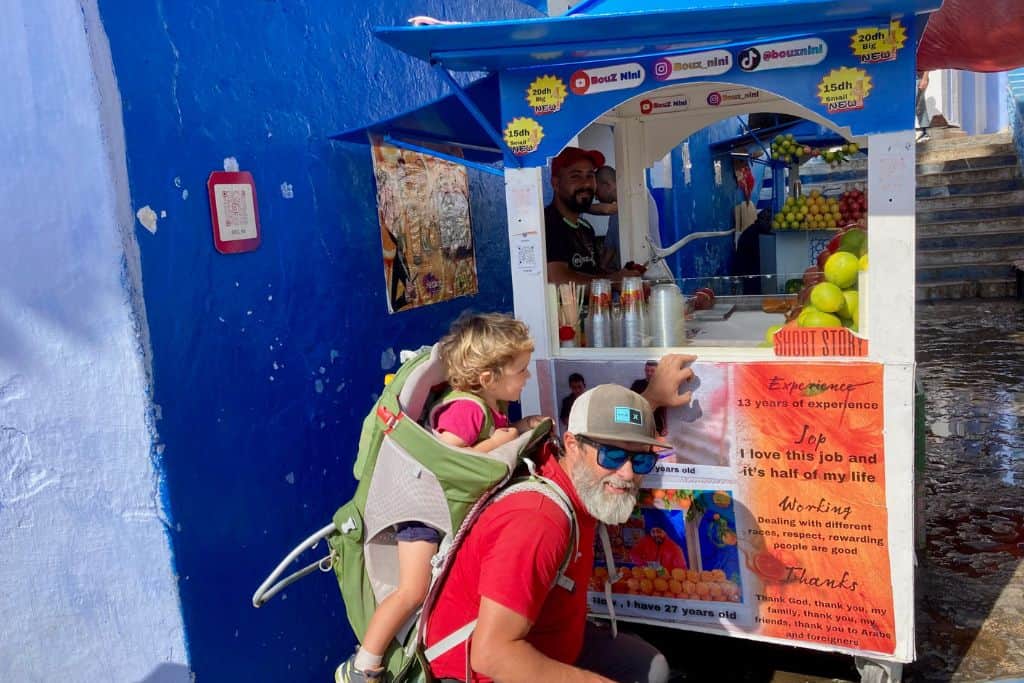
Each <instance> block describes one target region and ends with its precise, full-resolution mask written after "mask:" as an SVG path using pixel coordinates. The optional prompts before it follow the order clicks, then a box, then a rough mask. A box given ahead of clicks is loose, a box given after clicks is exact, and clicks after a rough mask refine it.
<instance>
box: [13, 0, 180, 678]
mask: <svg viewBox="0 0 1024 683" xmlns="http://www.w3.org/2000/svg"><path fill="white" fill-rule="evenodd" d="M96 16H97V15H96V7H95V0H83V1H82V2H68V1H66V0H64V1H60V0H11V1H10V2H6V3H4V9H3V19H2V20H0V61H2V62H3V64H4V66H5V69H4V74H5V75H4V78H3V79H0V101H2V102H3V106H0V166H2V168H3V171H4V172H3V182H2V183H0V558H3V559H2V562H0V596H2V599H0V681H41V680H51V681H89V680H94V681H101V680H102V681H125V682H136V681H144V680H148V681H187V680H189V675H188V668H187V665H186V661H187V660H186V652H185V645H184V632H183V626H182V618H181V611H180V608H179V603H178V590H177V583H176V577H175V576H174V573H173V570H172V562H171V554H170V550H169V546H168V540H167V537H166V534H165V528H164V521H163V519H164V518H165V515H164V512H163V511H162V509H161V505H160V497H159V493H158V476H157V473H156V470H155V468H154V465H153V462H152V460H151V455H150V454H151V451H152V442H153V432H152V430H151V428H150V425H149V423H148V417H147V416H148V414H149V410H148V405H149V404H148V398H147V379H146V376H147V372H146V367H147V364H146V360H145V352H144V349H145V347H146V343H145V341H144V339H145V337H144V330H145V321H144V319H142V320H140V319H139V318H137V317H136V315H135V311H136V310H137V309H136V307H135V306H134V305H133V301H135V300H136V299H135V295H136V293H137V291H138V287H139V286H141V285H140V283H139V282H138V275H137V273H138V264H137V255H135V254H134V253H133V250H132V245H133V239H134V238H132V237H131V230H132V225H131V222H132V220H133V216H132V213H131V209H130V207H129V204H128V202H129V200H128V194H127V183H126V177H127V176H126V171H125V169H124V155H123V148H124V143H123V139H122V136H121V135H120V116H119V113H120V112H119V108H118V107H119V104H118V98H117V93H116V86H115V83H114V78H113V73H112V71H110V70H109V54H107V53H108V52H109V50H108V49H107V46H106V45H105V37H104V36H103V34H102V29H101V27H100V26H99V23H98V21H96ZM87 27H88V30H87ZM90 41H91V43H92V44H90ZM104 54H107V57H106V68H105V69H103V68H98V69H97V68H96V67H94V64H95V63H96V62H94V60H97V59H98V60H99V62H100V63H101V64H100V66H102V62H103V59H102V57H103V55H104ZM101 93H102V95H101ZM104 112H106V113H107V116H104ZM112 112H113V115H111V113H112ZM112 160H113V163H111V161H112ZM125 215H127V222H126V220H125ZM137 325H138V328H139V330H141V331H139V332H137V328H136V326H137Z"/></svg>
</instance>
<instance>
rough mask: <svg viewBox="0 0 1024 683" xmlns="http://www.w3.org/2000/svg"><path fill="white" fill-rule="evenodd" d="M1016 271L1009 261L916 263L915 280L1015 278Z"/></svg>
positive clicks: (946, 280)
mask: <svg viewBox="0 0 1024 683" xmlns="http://www.w3.org/2000/svg"><path fill="white" fill-rule="evenodd" d="M1015 279H1016V273H1015V272H1014V268H1013V266H1012V265H1010V264H1009V263H971V264H959V263H957V264H948V265H927V266H926V265H921V264H920V263H919V264H918V265H917V275H916V278H915V280H916V281H917V283H918V284H924V283H934V282H957V281H960V280H966V281H969V282H973V281H981V280H1015Z"/></svg>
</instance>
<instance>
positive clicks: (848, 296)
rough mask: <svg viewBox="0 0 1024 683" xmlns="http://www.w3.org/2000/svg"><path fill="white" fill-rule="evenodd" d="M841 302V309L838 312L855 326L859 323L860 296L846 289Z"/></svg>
mask: <svg viewBox="0 0 1024 683" xmlns="http://www.w3.org/2000/svg"><path fill="white" fill-rule="evenodd" d="M843 300H844V301H843V308H842V309H840V310H841V311H842V312H844V313H845V314H846V317H847V318H849V319H850V320H852V321H853V323H854V324H855V325H856V324H857V323H858V322H859V321H860V294H858V293H857V292H855V291H853V290H852V289H848V290H846V291H845V292H843Z"/></svg>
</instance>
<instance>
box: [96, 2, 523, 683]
mask: <svg viewBox="0 0 1024 683" xmlns="http://www.w3.org/2000/svg"><path fill="white" fill-rule="evenodd" d="M100 10H101V15H102V18H103V22H104V26H105V28H106V31H107V33H108V34H109V36H110V43H111V50H112V53H113V58H114V68H115V72H116V74H117V79H118V83H119V86H120V91H121V98H122V102H123V106H124V126H125V134H126V140H127V158H128V170H129V179H130V184H131V200H132V204H133V208H134V209H135V210H138V209H141V208H142V207H144V206H149V207H150V208H151V209H152V210H153V211H154V212H155V213H156V215H157V217H158V221H157V225H156V232H155V233H154V234H151V233H150V232H149V231H147V230H144V229H143V228H142V227H141V226H138V227H137V238H138V241H139V245H140V249H141V255H142V273H143V284H144V290H145V308H146V312H147V314H148V317H149V330H150V336H151V339H152V348H153V379H154V387H153V398H154V401H155V403H156V414H157V417H158V418H159V419H158V421H157V422H156V426H157V429H158V430H159V445H157V446H156V448H155V457H156V458H157V459H158V462H159V465H160V470H161V473H162V477H163V483H164V486H163V493H164V496H165V499H166V502H167V505H168V508H169V514H170V517H171V527H172V534H171V540H172V548H173V552H174V559H175V568H176V571H177V573H178V575H179V579H180V580H179V583H180V590H181V601H182V609H183V613H184V619H185V628H186V637H187V644H188V648H189V653H190V663H191V666H192V668H193V670H194V671H195V672H196V674H197V675H198V680H200V681H229V680H259V681H296V680H327V678H329V676H330V673H331V671H332V670H333V668H334V666H335V665H336V664H337V663H338V662H339V661H340V660H341V659H343V658H344V657H347V655H348V654H349V652H350V651H351V648H352V647H353V644H354V641H353V639H352V637H351V634H350V632H349V629H348V626H347V623H346V622H345V619H344V614H343V610H342V604H341V600H340V597H339V594H338V591H337V588H336V585H335V584H334V581H333V579H332V578H331V577H329V576H321V575H317V576H314V577H311V578H307V579H305V580H304V581H303V582H302V583H300V584H298V585H297V586H295V587H293V588H292V589H290V590H288V591H287V592H286V594H285V595H283V596H280V597H278V598H275V599H274V600H273V601H272V602H271V603H270V604H269V605H268V606H266V607H264V608H262V609H261V610H259V611H255V610H254V609H253V608H252V607H251V606H250V604H249V600H250V596H251V595H252V592H253V590H254V589H255V587H256V586H257V585H258V583H259V581H260V580H261V579H262V578H263V576H264V575H265V574H266V573H267V572H269V571H270V570H271V569H272V568H273V566H274V565H275V564H276V562H277V561H278V560H279V559H280V557H281V556H283V555H284V554H285V552H286V551H287V550H288V549H290V548H291V546H292V545H294V544H295V543H296V542H298V541H299V540H301V539H302V538H304V537H305V535H306V534H307V533H309V532H311V531H312V530H314V529H316V528H319V527H321V526H322V525H323V524H325V523H326V522H327V521H328V520H329V518H330V515H331V514H332V512H333V511H334V509H335V508H336V507H337V506H338V505H339V504H341V503H342V502H344V501H345V500H346V499H347V498H348V497H349V496H350V495H351V493H352V491H353V488H354V486H353V483H354V482H353V480H352V477H351V464H352V461H353V457H354V455H355V450H356V444H357V439H358V434H359V428H360V424H361V421H362V419H363V417H364V415H365V414H366V412H367V411H368V409H369V408H370V406H371V405H372V401H373V398H374V394H375V392H376V391H378V390H379V387H380V385H381V381H382V378H383V375H384V373H385V371H387V370H390V369H391V368H392V367H393V365H394V362H395V361H394V358H395V356H396V355H397V353H398V351H399V350H400V349H401V348H412V347H416V346H419V345H421V344H425V343H431V342H433V341H434V340H436V338H437V337H438V336H439V335H440V334H441V333H442V332H443V331H444V330H445V329H446V328H447V326H448V324H449V323H450V321H451V320H452V319H453V318H454V317H455V316H456V315H457V314H458V313H459V312H460V311H461V310H463V309H464V308H466V307H473V308H476V309H480V310H509V309H510V308H511V296H510V287H511V281H510V274H509V270H508V263H507V261H508V244H507V238H506V229H505V214H504V193H503V189H502V184H501V181H500V179H497V178H491V177H489V176H487V177H485V176H481V175H479V174H476V173H473V172H471V174H470V184H471V188H472V192H473V205H472V211H473V222H474V230H475V236H476V246H477V259H478V269H479V272H480V273H481V275H482V277H481V292H480V294H479V296H477V297H473V298H467V299H461V300H456V301H453V302H449V303H446V304H441V305H437V306H432V307H427V308H423V309H418V310H415V311H411V312H406V313H401V314H399V315H394V316H390V315H388V314H387V309H386V303H385V293H384V277H383V272H382V265H381V247H380V238H379V229H378V224H377V215H376V206H375V199H374V184H373V176H372V169H371V163H370V157H369V152H368V150H367V148H366V147H363V146H343V145H338V144H336V143H332V142H329V141H328V137H329V136H330V135H331V134H333V133H335V132H338V131H341V130H343V129H346V128H349V127H352V126H356V125H359V124H362V123H366V122H368V121H370V120H373V119H375V118H379V117H382V116H385V115H389V114H393V113H396V112H398V111H401V110H404V109H407V108H411V107H414V106H416V105H418V104H420V103H422V102H423V101H425V100H426V99H427V98H431V97H434V96H437V95H440V94H442V93H444V92H445V90H444V86H443V85H441V84H440V82H439V81H438V79H437V78H436V76H434V75H433V74H431V73H430V72H429V69H428V67H427V66H426V65H424V64H421V63H417V62H413V61H412V60H410V59H408V58H406V57H405V56H404V55H402V54H400V53H398V52H396V51H394V50H393V49H392V48H390V47H388V46H386V45H384V44H381V43H378V42H375V41H374V39H373V38H372V36H371V33H370V29H371V27H373V26H376V25H399V24H403V23H404V22H405V20H406V18H407V17H409V16H413V15H416V14H428V15H432V16H436V17H439V18H446V19H466V20H477V19H496V18H500V17H522V16H533V15H534V12H533V10H532V9H530V8H529V7H527V6H525V5H522V4H520V3H517V2H513V1H512V0H506V1H504V2H487V3H485V2H468V1H467V2H464V3H448V2H443V1H441V0H430V1H423V2H393V3H367V2H355V1H352V0H349V1H343V2H338V1H327V0H288V1H287V2H285V1H281V2H275V1H272V0H259V1H256V0H253V1H251V2H219V1H216V0H208V1H206V2H192V3H178V2H173V3H172V2H164V1H161V0H131V1H130V2H129V1H127V0H100ZM227 157H234V158H235V159H237V161H238V164H239V166H240V168H241V170H247V171H250V172H252V174H253V176H254V177H255V180H256V184H257V193H258V198H259V212H260V218H261V222H262V231H263V245H262V247H261V248H260V249H259V250H258V251H256V252H254V253H250V254H244V255H235V256H222V255H220V254H218V253H216V252H215V251H214V249H213V245H212V241H211V231H210V218H209V205H208V201H207V199H206V187H205V185H206V179H207V176H208V175H209V173H210V172H211V171H214V170H222V168H223V165H224V159H225V158H227ZM287 195H291V196H290V197H288V196H287Z"/></svg>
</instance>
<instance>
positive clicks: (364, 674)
mask: <svg viewBox="0 0 1024 683" xmlns="http://www.w3.org/2000/svg"><path fill="white" fill-rule="evenodd" d="M383 680H384V669H383V667H382V668H380V669H374V670H373V671H360V670H359V669H357V668H356V656H355V655H352V656H351V657H349V658H348V659H347V660H345V661H344V662H342V663H341V666H339V667H338V668H337V670H336V671H335V672H334V683H369V682H370V681H383Z"/></svg>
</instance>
